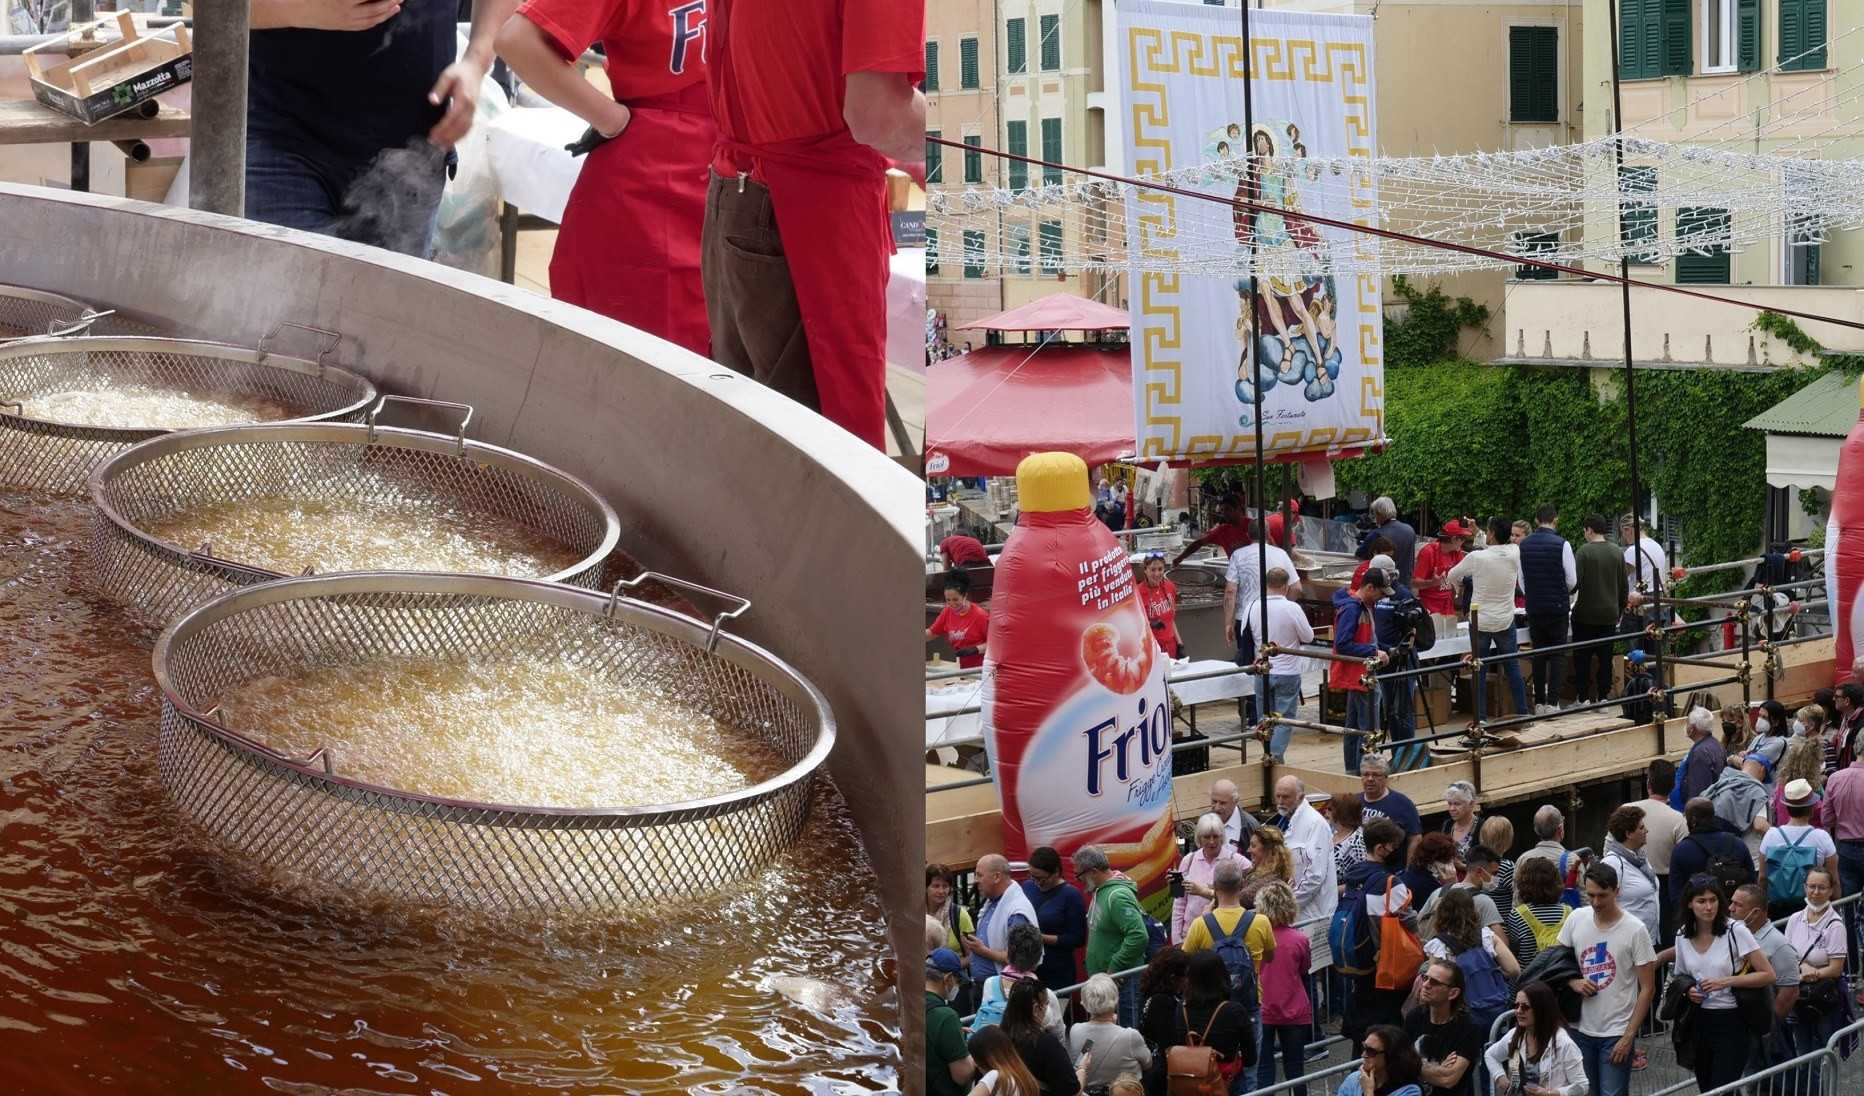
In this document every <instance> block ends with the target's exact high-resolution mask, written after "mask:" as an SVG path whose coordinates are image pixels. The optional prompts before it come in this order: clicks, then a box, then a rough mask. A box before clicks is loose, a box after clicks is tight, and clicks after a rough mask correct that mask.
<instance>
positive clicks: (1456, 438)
mask: <svg viewBox="0 0 1864 1096" xmlns="http://www.w3.org/2000/svg"><path fill="white" fill-rule="evenodd" d="M1822 372H1823V371H1822V370H1817V369H1776V370H1772V371H1768V372H1761V373H1756V372H1736V371H1733V370H1726V369H1676V370H1659V369H1639V370H1637V371H1636V374H1635V377H1634V379H1633V382H1632V383H1633V390H1634V392H1635V394H1636V396H1637V405H1638V415H1637V450H1638V457H1639V465H1638V478H1639V481H1640V484H1639V486H1640V492H1639V494H1640V499H1639V502H1640V503H1642V502H1643V501H1645V500H1647V499H1648V498H1649V496H1650V495H1651V494H1653V493H1654V494H1655V495H1656V496H1657V498H1658V499H1659V500H1661V503H1662V507H1663V511H1664V513H1665V514H1666V515H1670V516H1672V517H1673V518H1675V519H1677V520H1678V521H1679V522H1680V525H1681V532H1680V537H1681V540H1682V542H1683V558H1681V559H1680V560H1678V561H1677V562H1679V563H1681V564H1683V565H1685V566H1687V565H1689V564H1692V563H1694V564H1702V563H1711V562H1719V561H1723V560H1730V559H1739V558H1742V557H1746V556H1751V555H1753V554H1755V552H1756V551H1757V549H1758V548H1759V546H1760V539H1761V538H1760V528H1761V520H1762V516H1763V511H1764V508H1765V505H1766V498H1767V490H1766V439H1765V436H1764V435H1763V434H1762V432H1761V431H1758V430H1748V429H1745V428H1744V427H1742V425H1741V424H1742V423H1743V422H1745V421H1746V420H1748V419H1749V418H1752V417H1753V416H1754V415H1757V414H1759V413H1760V412H1762V411H1764V410H1766V409H1767V408H1769V407H1771V406H1773V405H1774V404H1776V403H1778V402H1779V401H1780V400H1782V399H1785V398H1786V397H1787V396H1788V395H1790V394H1791V393H1793V392H1794V391H1796V390H1798V389H1799V388H1800V387H1802V386H1804V385H1805V384H1807V383H1809V382H1810V381H1812V380H1813V379H1814V378H1816V377H1818V376H1819V375H1820V374H1821V373H1822ZM1385 391H1386V399H1385V427H1386V433H1387V435H1388V436H1390V438H1391V439H1392V444H1391V448H1389V449H1387V450H1386V451H1385V452H1383V453H1379V454H1375V455H1373V456H1368V457H1362V458H1359V459H1357V460H1349V461H1340V462H1338V463H1336V464H1335V466H1334V467H1335V474H1336V476H1337V478H1338V482H1339V485H1340V488H1341V490H1342V491H1355V490H1357V491H1364V492H1366V493H1368V494H1374V495H1377V494H1385V495H1390V496H1391V497H1392V500H1393V501H1394V502H1396V503H1397V504H1398V506H1399V508H1400V509H1401V510H1416V509H1418V508H1420V507H1427V508H1428V509H1429V510H1430V513H1431V516H1432V518H1433V520H1441V519H1443V518H1446V517H1449V516H1453V515H1463V514H1468V515H1471V516H1474V517H1475V518H1477V519H1478V520H1483V519H1485V518H1487V517H1488V516H1490V515H1494V514H1500V515H1503V516H1506V517H1509V518H1511V519H1512V518H1517V517H1519V518H1526V517H1529V516H1530V515H1531V514H1532V513H1533V510H1534V508H1535V507H1536V506H1537V505H1539V504H1540V503H1542V502H1552V503H1554V504H1555V505H1556V506H1558V507H1559V508H1560V513H1561V514H1562V515H1563V519H1564V520H1563V521H1562V523H1561V524H1562V531H1563V532H1564V533H1565V534H1566V535H1567V536H1568V537H1569V538H1572V539H1575V540H1577V539H1578V538H1579V536H1580V530H1579V518H1581V517H1583V516H1584V515H1586V514H1588V513H1595V512H1596V513H1601V514H1604V515H1606V517H1607V518H1610V519H1613V524H1614V525H1615V524H1616V515H1618V514H1622V513H1624V512H1625V510H1626V509H1628V508H1629V507H1630V506H1631V505H1632V499H1631V487H1630V482H1631V476H1630V446H1629V443H1628V436H1629V432H1628V423H1627V418H1626V407H1627V405H1626V403H1625V400H1624V398H1623V395H1622V393H1621V392H1618V391H1613V392H1611V393H1610V394H1609V395H1608V396H1607V397H1606V398H1605V399H1604V401H1603V402H1601V399H1600V395H1599V393H1598V391H1597V390H1595V388H1594V387H1593V384H1592V382H1591V371H1590V370H1586V369H1575V368H1562V367H1553V368H1548V367H1537V366H1491V365H1477V364H1474V363H1471V362H1461V361H1446V362H1438V363H1434V364H1430V365H1396V366H1388V367H1387V368H1386V371H1385ZM1735 577H1736V575H1735V573H1733V572H1729V573H1726V574H1724V573H1720V572H1717V573H1714V574H1710V575H1704V576H1701V577H1700V578H1692V579H1690V580H1688V581H1687V582H1686V583H1685V584H1684V591H1685V592H1686V593H1688V594H1692V595H1696V594H1707V593H1711V592H1720V591H1721V590H1725V589H1728V588H1730V586H1731V584H1732V583H1733V582H1734V580H1735Z"/></svg>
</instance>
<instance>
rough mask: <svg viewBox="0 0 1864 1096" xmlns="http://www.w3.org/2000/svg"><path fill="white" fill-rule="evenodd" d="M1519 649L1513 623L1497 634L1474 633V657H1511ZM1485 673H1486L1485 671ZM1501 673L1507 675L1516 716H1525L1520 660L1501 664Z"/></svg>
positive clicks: (1524, 690) (1519, 642)
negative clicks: (1500, 655) (1493, 655)
mask: <svg viewBox="0 0 1864 1096" xmlns="http://www.w3.org/2000/svg"><path fill="white" fill-rule="evenodd" d="M1520 649H1521V641H1520V639H1518V638H1517V637H1516V636H1515V627H1514V622H1513V621H1510V622H1509V623H1508V627H1506V628H1504V629H1502V630H1501V631H1499V632H1477V633H1476V657H1477V658H1487V657H1489V654H1490V653H1491V652H1493V653H1495V654H1503V655H1511V654H1514V653H1515V652H1517V651H1519V650H1520ZM1485 672H1486V671H1485ZM1502 673H1504V674H1506V675H1508V691H1509V692H1511V693H1513V694H1514V710H1515V714H1516V715H1526V714H1527V682H1526V681H1525V680H1524V679H1523V678H1522V677H1521V660H1520V659H1518V658H1511V659H1509V660H1508V661H1507V662H1505V663H1503V664H1502Z"/></svg>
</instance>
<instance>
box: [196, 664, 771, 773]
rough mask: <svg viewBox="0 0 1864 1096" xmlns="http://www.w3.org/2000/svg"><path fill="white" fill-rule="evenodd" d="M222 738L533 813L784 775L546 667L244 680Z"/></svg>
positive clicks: (682, 711)
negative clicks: (317, 753) (321, 754)
mask: <svg viewBox="0 0 1864 1096" xmlns="http://www.w3.org/2000/svg"><path fill="white" fill-rule="evenodd" d="M221 706H222V709H223V710H224V711H225V713H226V716H227V723H228V725H229V726H230V727H232V728H233V729H234V730H237V731H240V732H242V733H244V734H245V735H247V736H248V737H250V738H254V739H257V740H258V741H260V742H263V743H265V744H266V745H268V746H270V747H272V748H273V749H275V750H278V751H280V752H282V753H286V754H290V755H293V756H297V757H304V756H308V755H309V754H310V753H311V752H312V751H314V750H316V749H318V748H319V747H322V748H324V749H326V750H328V751H329V752H330V754H331V755H332V758H333V762H334V764H335V766H336V771H337V773H338V774H340V775H342V776H347V777H351V778H354V779H357V780H362V781H366V782H368V783H371V784H376V785H380V786H382V787H388V788H394V789H396V790H398V791H406V792H414V793H416V794H420V795H432V796H440V797H443V798H448V799H465V800H471V801H473V802H478V803H505V804H514V805H521V806H536V807H598V808H599V807H638V806H652V805H655V804H662V803H682V802H685V801H687V800H692V799H703V798H706V797H708V796H714V795H724V794H727V793H730V792H735V791H742V790H743V789H745V788H748V787H750V786H752V785H754V784H757V783H760V782H762V781H764V780H767V779H769V778H770V777H772V776H775V775H776V774H777V773H779V772H781V771H782V770H783V768H784V767H785V766H784V764H783V761H782V758H781V757H779V756H778V755H777V754H776V752H775V751H774V750H771V749H770V748H769V747H767V746H765V745H764V744H763V743H761V742H759V741H756V740H755V739H754V738H752V736H751V735H750V733H749V732H746V731H741V730H738V729H736V728H732V727H729V726H727V725H725V724H724V723H722V722H720V721H719V720H717V719H715V718H713V717H711V716H710V715H707V714H705V713H704V712H702V711H699V710H698V709H696V708H695V707H693V706H692V705H691V704H689V703H687V702H685V701H684V700H682V699H680V698H678V697H675V696H670V695H667V694H665V693H663V692H661V691H660V690H658V689H655V688H653V687H651V686H646V685H639V684H634V683H629V682H615V681H605V680H601V679H599V678H592V677H591V676H590V675H589V674H588V672H587V671H585V670H581V669H578V668H576V667H573V666H571V665H569V664H567V663H565V662H563V661H561V660H559V659H554V658H549V657H546V656H541V655H523V656H519V657H515V658H511V659H506V660H500V661H497V662H486V661H467V660H464V659H444V660H443V659H432V658H389V657H379V658H371V659H368V660H365V661H362V662H360V663H356V664H352V665H347V666H330V667H319V668H315V669H310V670H306V671H304V672H301V673H295V674H292V675H290V676H278V677H259V678H253V679H252V680H250V681H246V682H244V683H242V684H240V685H237V686H235V687H234V688H233V689H231V690H229V691H228V692H227V694H226V695H225V696H223V697H222V698H221Z"/></svg>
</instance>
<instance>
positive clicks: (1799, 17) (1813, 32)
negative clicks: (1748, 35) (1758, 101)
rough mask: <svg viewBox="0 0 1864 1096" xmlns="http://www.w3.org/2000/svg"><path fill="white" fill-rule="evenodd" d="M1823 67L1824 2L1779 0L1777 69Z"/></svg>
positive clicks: (1802, 70)
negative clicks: (1778, 65)
mask: <svg viewBox="0 0 1864 1096" xmlns="http://www.w3.org/2000/svg"><path fill="white" fill-rule="evenodd" d="M1802 55H1803V56H1802ZM1824 67H1825V0H1780V68H1781V69H1783V70H1785V71H1787V72H1804V71H1807V70H1812V69H1822V68H1824Z"/></svg>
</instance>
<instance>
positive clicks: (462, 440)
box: [368, 396, 473, 457]
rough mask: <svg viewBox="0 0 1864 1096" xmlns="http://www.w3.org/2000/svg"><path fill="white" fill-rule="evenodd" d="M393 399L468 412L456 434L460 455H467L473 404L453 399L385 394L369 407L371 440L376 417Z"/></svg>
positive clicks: (400, 401)
mask: <svg viewBox="0 0 1864 1096" xmlns="http://www.w3.org/2000/svg"><path fill="white" fill-rule="evenodd" d="M391 400H392V401H394V402H395V403H415V404H422V405H424V406H427V407H451V408H453V409H454V410H455V411H464V412H466V414H464V415H462V416H461V417H460V428H459V433H458V434H457V435H456V439H457V440H458V441H459V444H460V452H459V455H460V456H462V457H463V456H465V455H466V427H467V425H468V424H469V423H471V422H472V415H473V410H472V404H470V403H454V402H452V401H451V400H429V399H423V398H422V397H420V396H383V397H382V398H381V399H379V400H377V401H375V406H374V407H372V408H370V409H369V419H368V422H369V440H370V441H371V442H373V441H375V429H376V428H375V417H376V416H377V415H380V414H381V413H382V408H384V407H387V406H388V404H389V401H391Z"/></svg>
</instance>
